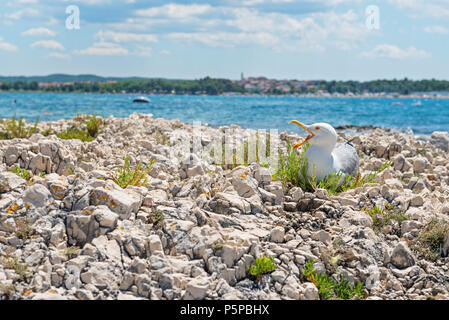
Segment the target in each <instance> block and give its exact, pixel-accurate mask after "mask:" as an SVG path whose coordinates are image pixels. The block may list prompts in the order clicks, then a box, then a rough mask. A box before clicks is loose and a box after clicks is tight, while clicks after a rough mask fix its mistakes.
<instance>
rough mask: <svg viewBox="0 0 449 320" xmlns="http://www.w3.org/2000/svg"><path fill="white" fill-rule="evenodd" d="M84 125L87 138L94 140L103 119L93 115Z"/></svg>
mask: <svg viewBox="0 0 449 320" xmlns="http://www.w3.org/2000/svg"><path fill="white" fill-rule="evenodd" d="M85 123H86V129H87V133H88V134H89V136H91V137H93V138H96V137H97V136H98V134H99V133H100V129H101V126H102V125H103V119H101V118H97V116H96V115H95V114H92V116H91V117H90V118H89V119H88V120H87V121H86V122H85Z"/></svg>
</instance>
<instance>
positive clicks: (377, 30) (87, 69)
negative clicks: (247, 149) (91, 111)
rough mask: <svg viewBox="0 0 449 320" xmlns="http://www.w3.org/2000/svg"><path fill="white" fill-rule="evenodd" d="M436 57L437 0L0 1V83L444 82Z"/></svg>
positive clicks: (445, 63) (441, 10)
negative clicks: (137, 79)
mask: <svg viewBox="0 0 449 320" xmlns="http://www.w3.org/2000/svg"><path fill="white" fill-rule="evenodd" d="M73 9H74V10H73ZM78 12H79V15H77V13H78ZM77 17H79V19H77ZM77 21H79V28H77ZM448 58H449V0H377V1H376V0H370V1H364V0H217V1H203V0H196V1H186V0H173V1H159V0H15V1H13V0H0V75H4V76H18V75H28V76H29V75H48V74H53V73H68V74H96V75H101V76H123V77H126V76H143V77H162V78H173V79H198V78H202V77H205V76H210V77H220V78H228V79H239V78H240V76H241V73H242V72H243V73H244V76H245V77H249V76H266V77H269V78H276V79H303V80H305V79H324V80H361V81H364V80H373V79H393V78H397V79H402V78H404V77H408V78H409V79H431V78H436V79H449V59H448Z"/></svg>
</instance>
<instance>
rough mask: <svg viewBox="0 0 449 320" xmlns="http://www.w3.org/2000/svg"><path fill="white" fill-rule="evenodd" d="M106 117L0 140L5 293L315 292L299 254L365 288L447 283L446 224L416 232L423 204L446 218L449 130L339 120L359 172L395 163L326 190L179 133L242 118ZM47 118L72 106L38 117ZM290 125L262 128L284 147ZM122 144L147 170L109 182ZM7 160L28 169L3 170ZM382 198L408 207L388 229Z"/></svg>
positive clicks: (416, 292)
mask: <svg viewBox="0 0 449 320" xmlns="http://www.w3.org/2000/svg"><path fill="white" fill-rule="evenodd" d="M105 124H106V126H105V128H104V130H103V131H102V133H101V134H100V135H99V136H98V137H97V138H96V139H95V140H94V141H92V142H88V143H87V142H81V141H79V140H61V139H59V138H57V137H56V136H55V135H50V136H47V137H45V136H43V135H42V134H39V133H37V134H34V135H33V136H31V137H30V138H29V139H14V140H9V141H8V140H0V298H1V299H32V300H40V299H68V300H74V299H85V300H90V299H92V300H94V299H120V300H130V299H168V300H171V299H313V300H315V299H320V295H319V293H318V290H317V288H316V287H315V285H314V284H313V283H311V282H308V281H307V280H306V279H305V277H304V275H303V274H302V272H301V270H302V269H303V268H304V266H305V264H306V262H307V261H311V260H314V261H315V264H314V266H315V269H316V270H317V271H319V272H323V273H327V274H328V275H331V276H333V277H335V278H337V277H339V276H344V277H346V278H347V279H348V280H349V281H350V282H352V283H354V281H361V282H362V283H363V284H364V286H365V289H364V290H365V293H366V295H367V297H368V299H428V298H429V297H432V298H446V299H447V298H449V292H448V286H447V278H448V266H447V262H448V258H447V257H446V256H447V254H448V251H449V249H448V248H449V236H448V235H446V236H445V238H444V241H443V243H441V252H440V256H439V257H438V259H437V260H436V261H430V260H426V259H425V257H423V256H422V255H421V254H420V253H419V252H417V251H416V250H415V249H416V248H414V247H413V245H412V244H413V241H414V239H416V238H417V237H419V235H420V234H422V232H423V231H424V228H425V226H426V225H428V223H429V222H430V221H431V220H432V219H434V218H438V219H443V220H447V219H448V214H449V202H448V199H449V188H448V184H449V164H448V163H449V161H448V156H447V151H448V143H449V139H448V138H447V137H448V134H447V133H435V134H433V135H432V137H431V139H430V141H425V140H422V139H415V138H414V137H413V136H409V135H406V134H402V133H391V132H388V131H382V130H380V129H376V130H375V131H374V132H365V133H360V134H358V135H355V136H350V135H349V134H346V133H341V135H342V136H344V137H345V138H346V139H347V140H351V143H352V144H353V145H354V146H355V148H356V149H357V152H358V154H359V156H360V168H361V173H362V174H366V173H368V172H371V171H373V170H375V169H376V168H378V167H379V166H380V165H382V164H383V163H384V162H385V161H387V160H390V161H392V163H393V165H392V166H391V167H389V168H388V169H386V170H385V171H384V172H382V174H380V175H379V176H378V177H377V178H376V180H375V182H374V183H369V184H365V185H364V186H363V187H360V188H357V189H352V190H348V191H347V192H345V193H342V194H339V195H337V196H333V195H329V194H328V192H327V191H326V190H324V189H318V190H316V191H315V192H306V191H305V190H302V189H301V188H298V187H293V186H291V185H285V186H283V185H282V183H280V182H279V181H274V180H273V179H272V173H273V172H270V169H268V168H265V167H263V166H261V165H259V164H256V163H255V162H254V161H250V164H249V165H248V166H243V165H241V166H237V167H234V168H232V169H231V168H228V167H226V166H221V164H220V163H217V161H216V160H214V158H212V155H211V154H212V152H211V150H212V148H210V149H208V151H207V154H206V155H204V154H202V155H199V154H195V152H196V151H195V148H191V149H190V150H189V149H185V148H184V149H182V148H178V145H179V142H180V141H181V140H182V139H183V138H184V137H186V136H189V135H190V134H191V133H192V131H193V130H199V131H200V133H201V134H200V138H199V139H198V143H199V144H200V145H201V146H202V147H206V148H208V147H211V146H212V145H213V141H214V140H216V139H218V140H220V141H221V139H222V138H223V134H224V132H225V131H226V130H231V129H232V130H233V134H234V136H235V137H236V138H237V140H238V139H240V140H242V141H244V139H245V138H246V137H248V136H250V135H252V134H254V133H255V132H254V131H253V130H243V129H241V128H239V127H238V126H230V127H221V128H217V129H214V128H211V127H206V126H203V127H197V128H195V129H194V128H193V127H192V126H191V125H188V124H183V123H181V122H179V121H178V120H172V121H168V120H164V119H154V118H153V117H152V115H144V114H132V115H130V116H129V117H128V118H114V117H108V118H106V119H105ZM48 125H51V126H52V127H53V128H67V127H69V126H71V125H72V122H71V121H67V120H61V121H58V122H53V123H41V124H39V128H42V129H44V128H45V127H46V126H48ZM287 138H288V139H291V140H292V141H293V140H295V139H296V140H299V137H298V136H292V135H288V134H287V133H285V132H283V133H281V134H280V135H279V136H278V137H275V136H271V139H272V140H275V139H278V140H279V142H280V144H281V147H282V148H284V150H285V147H286V142H287ZM264 148H265V146H264V144H263V143H261V144H260V145H259V150H265V149H264ZM215 151H217V149H215ZM127 155H128V156H129V157H130V163H131V166H135V165H136V164H137V163H139V162H140V163H144V164H148V163H150V161H154V165H153V170H152V171H151V172H149V175H148V184H147V185H146V186H144V187H132V186H130V187H128V188H126V189H122V188H120V187H119V186H118V185H116V184H115V183H114V182H113V180H112V176H113V174H114V173H115V172H116V170H117V169H118V168H119V167H121V166H122V164H123V159H124V158H125V157H126V156H127ZM225 156H227V155H223V157H225ZM220 157H221V156H220ZM231 158H232V154H231ZM16 166H19V167H21V168H23V169H27V170H29V171H31V172H32V173H33V174H34V177H33V178H32V179H31V180H29V181H27V180H25V179H22V178H21V177H19V176H18V175H16V174H14V173H12V170H13V169H14V168H15V167H16ZM385 203H388V204H390V205H391V206H392V207H394V208H396V209H398V210H400V211H401V212H402V213H404V214H406V216H407V219H406V221H402V223H401V225H398V226H395V229H394V230H393V231H392V230H390V229H388V228H384V229H382V230H378V229H376V224H375V221H373V219H372V218H371V216H370V215H369V214H368V213H367V211H366V210H364V209H366V208H368V209H369V208H373V207H374V205H378V206H383V205H384V204H385ZM24 224H25V227H24ZM30 230H31V231H30ZM261 255H267V256H271V257H273V258H274V261H275V264H276V266H277V268H276V270H275V272H273V273H271V274H266V275H264V276H263V277H262V282H261V283H259V281H258V280H256V279H254V278H252V277H250V276H249V274H248V267H249V266H250V265H251V264H254V263H255V260H256V258H258V257H260V256H261ZM11 262H15V263H16V264H15V266H16V267H17V268H16V267H14V263H11ZM20 266H21V267H24V266H25V268H22V269H21V268H19V267H20ZM24 269H25V270H24Z"/></svg>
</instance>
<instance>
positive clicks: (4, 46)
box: [0, 37, 19, 52]
mask: <svg viewBox="0 0 449 320" xmlns="http://www.w3.org/2000/svg"><path fill="white" fill-rule="evenodd" d="M0 50H1V51H8V52H15V51H18V50H19V48H18V47H17V46H16V45H13V44H12V43H8V42H4V41H3V38H2V37H0Z"/></svg>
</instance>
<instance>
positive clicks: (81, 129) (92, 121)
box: [56, 113, 104, 142]
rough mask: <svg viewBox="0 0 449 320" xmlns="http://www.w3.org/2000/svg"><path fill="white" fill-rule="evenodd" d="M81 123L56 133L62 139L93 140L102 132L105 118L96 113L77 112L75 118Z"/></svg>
mask: <svg viewBox="0 0 449 320" xmlns="http://www.w3.org/2000/svg"><path fill="white" fill-rule="evenodd" d="M73 120H75V121H76V122H79V124H77V125H75V126H72V127H71V128H69V129H67V130H66V131H63V132H58V133H56V136H57V137H58V138H60V139H65V140H67V139H78V140H81V141H83V142H91V141H93V140H95V138H96V137H97V136H98V135H99V134H100V133H101V128H102V126H103V125H104V122H103V119H101V118H100V117H97V115H95V114H94V113H92V114H91V115H88V114H77V116H76V117H74V118H73Z"/></svg>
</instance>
